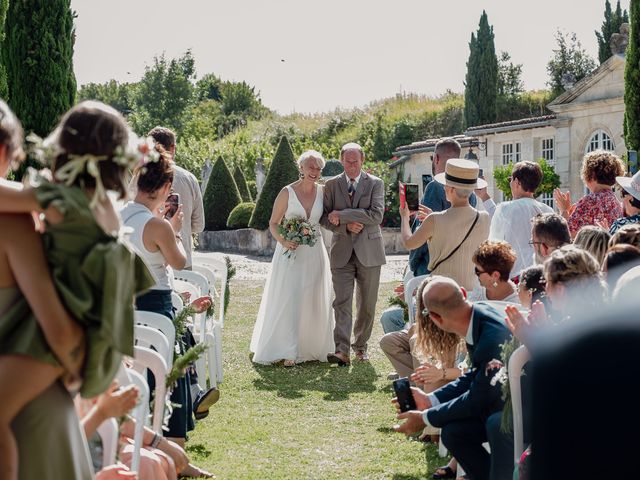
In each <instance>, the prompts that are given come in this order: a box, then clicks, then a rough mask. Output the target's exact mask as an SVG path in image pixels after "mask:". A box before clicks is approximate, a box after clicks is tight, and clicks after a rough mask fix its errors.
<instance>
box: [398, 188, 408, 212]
mask: <svg viewBox="0 0 640 480" xmlns="http://www.w3.org/2000/svg"><path fill="white" fill-rule="evenodd" d="M398 191H399V193H400V209H404V208H405V207H406V206H407V190H406V188H405V185H404V183H402V182H398Z"/></svg>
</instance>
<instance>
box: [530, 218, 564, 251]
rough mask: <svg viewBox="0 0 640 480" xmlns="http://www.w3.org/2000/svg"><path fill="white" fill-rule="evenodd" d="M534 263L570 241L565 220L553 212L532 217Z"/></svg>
mask: <svg viewBox="0 0 640 480" xmlns="http://www.w3.org/2000/svg"><path fill="white" fill-rule="evenodd" d="M529 243H531V245H533V252H534V255H535V259H536V263H542V262H544V260H545V259H546V258H547V257H548V256H549V255H551V252H553V251H554V250H556V249H558V248H560V247H561V246H563V245H566V244H568V243H571V237H570V235H569V226H568V225H567V221H566V220H565V219H564V218H562V217H561V216H560V215H557V214H555V213H542V214H540V215H536V216H535V217H533V220H532V225H531V241H530V242H529Z"/></svg>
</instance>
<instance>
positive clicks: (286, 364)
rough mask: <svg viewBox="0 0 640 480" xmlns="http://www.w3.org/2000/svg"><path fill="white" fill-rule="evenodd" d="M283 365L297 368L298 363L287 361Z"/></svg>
mask: <svg viewBox="0 0 640 480" xmlns="http://www.w3.org/2000/svg"><path fill="white" fill-rule="evenodd" d="M282 365H284V366H285V367H295V366H296V361H295V360H285V361H284V362H283V363H282Z"/></svg>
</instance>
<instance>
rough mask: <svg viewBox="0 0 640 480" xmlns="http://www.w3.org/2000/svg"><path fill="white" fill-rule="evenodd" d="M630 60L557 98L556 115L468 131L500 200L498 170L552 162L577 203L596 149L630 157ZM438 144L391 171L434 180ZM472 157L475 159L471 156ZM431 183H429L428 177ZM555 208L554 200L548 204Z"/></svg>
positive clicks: (467, 147) (402, 158) (417, 146)
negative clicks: (585, 162) (586, 160)
mask: <svg viewBox="0 0 640 480" xmlns="http://www.w3.org/2000/svg"><path fill="white" fill-rule="evenodd" d="M624 65H625V59H624V54H615V55H613V56H612V57H610V58H609V59H608V60H607V61H606V62H604V63H603V64H602V65H600V66H599V67H598V68H597V69H596V70H594V71H593V72H592V73H591V74H590V75H588V76H587V77H585V78H583V79H582V80H580V81H579V82H577V83H576V84H575V85H573V86H572V87H571V88H568V89H567V91H565V93H563V94H562V95H560V96H559V97H557V98H556V99H555V100H553V101H552V102H551V103H550V104H548V105H547V108H548V109H549V110H550V111H551V112H552V113H551V114H550V115H545V116H541V117H531V118H524V119H521V120H513V121H509V122H501V123H494V124H490V125H479V126H475V127H471V128H468V129H467V130H466V131H465V132H464V135H461V136H459V137H457V138H459V141H461V145H462V147H463V152H465V154H466V156H467V157H468V158H469V157H470V158H474V157H475V158H476V159H477V160H478V162H479V164H480V168H482V169H483V171H484V176H485V179H486V180H487V182H488V183H489V190H490V191H491V193H492V195H493V196H494V198H496V200H501V199H502V198H501V197H502V195H501V193H500V192H498V191H496V188H495V185H494V182H493V175H492V173H491V172H492V171H493V169H494V168H495V167H496V166H499V165H505V164H507V163H510V162H519V161H521V160H537V159H540V158H544V159H546V160H547V161H548V162H549V163H551V164H552V165H554V167H555V169H556V172H557V173H558V175H559V176H560V180H561V182H562V183H561V184H562V188H563V189H569V190H570V191H571V195H572V198H573V199H574V201H575V200H577V199H578V198H580V197H581V196H582V195H583V194H584V191H585V189H584V185H583V183H582V180H581V178H580V167H581V163H582V158H583V156H584V155H585V153H587V152H590V151H592V150H596V149H604V150H611V151H614V152H615V153H616V154H617V155H622V154H624V153H626V151H627V150H626V147H625V144H624V137H623V119H624ZM436 141H437V139H430V140H426V141H424V142H416V143H413V144H411V145H405V146H402V147H399V148H398V149H397V150H396V151H395V152H394V155H395V156H396V157H397V160H395V161H394V162H392V163H391V164H390V167H391V168H401V169H402V171H401V178H404V179H405V181H412V182H414V183H419V184H421V183H422V182H421V179H422V178H423V176H424V175H429V174H431V162H430V161H429V159H430V157H431V155H432V154H433V149H434V146H435V142H436ZM470 153H471V155H470ZM425 178H428V177H425ZM543 200H544V201H545V203H548V204H550V205H551V204H552V199H551V198H550V197H549V198H545V199H543Z"/></svg>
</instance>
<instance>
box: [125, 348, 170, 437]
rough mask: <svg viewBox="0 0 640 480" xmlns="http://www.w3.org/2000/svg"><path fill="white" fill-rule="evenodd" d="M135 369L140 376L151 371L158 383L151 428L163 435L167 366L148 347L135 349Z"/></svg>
mask: <svg viewBox="0 0 640 480" xmlns="http://www.w3.org/2000/svg"><path fill="white" fill-rule="evenodd" d="M133 368H134V370H135V371H137V372H139V373H140V374H143V373H145V370H146V369H149V370H150V371H151V373H153V376H154V378H155V381H156V390H155V395H154V399H153V420H152V423H151V428H153V430H154V431H155V432H156V433H158V434H162V420H163V418H164V405H165V401H166V396H167V387H166V385H165V381H166V379H167V373H168V370H167V364H166V362H165V361H164V358H162V356H161V355H160V354H159V353H158V352H154V351H153V350H151V349H150V348H146V347H134V362H133ZM145 384H146V378H145ZM147 389H148V387H147ZM147 403H148V400H147Z"/></svg>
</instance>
